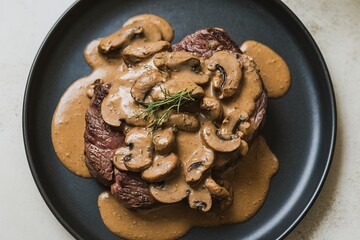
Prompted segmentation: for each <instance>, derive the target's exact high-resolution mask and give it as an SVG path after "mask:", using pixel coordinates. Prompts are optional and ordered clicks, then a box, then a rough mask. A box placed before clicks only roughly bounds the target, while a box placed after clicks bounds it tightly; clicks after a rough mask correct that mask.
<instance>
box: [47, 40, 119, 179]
mask: <svg viewBox="0 0 360 240" xmlns="http://www.w3.org/2000/svg"><path fill="white" fill-rule="evenodd" d="M98 45H99V40H94V41H92V42H91V43H90V44H89V45H88V46H87V47H86V49H85V51H84V57H85V60H86V62H87V63H88V64H89V65H90V66H91V68H92V69H93V72H92V73H91V74H90V75H89V76H87V77H84V78H81V79H79V80H77V81H76V82H74V83H73V84H72V85H71V86H70V87H69V88H68V89H67V90H66V91H65V93H64V94H63V96H62V97H61V99H60V101H59V103H58V105H57V107H56V110H55V112H54V115H53V119H52V126H51V136H52V142H53V146H54V149H55V152H56V155H57V156H58V158H59V159H60V161H61V162H62V163H63V164H64V166H65V167H66V168H67V169H69V170H70V171H71V172H73V173H74V174H76V175H79V176H80V177H86V178H90V177H91V175H90V172H89V170H88V168H87V167H86V165H85V156H84V131H85V113H86V109H87V108H88V107H89V104H90V98H89V97H88V96H87V95H88V92H89V91H91V89H90V86H91V84H92V83H93V82H94V81H95V80H96V79H102V81H104V82H109V81H112V80H113V79H114V78H116V77H117V76H118V75H120V74H122V72H123V71H122V70H121V66H122V60H115V59H106V58H104V57H103V56H101V55H100V54H99V53H98V51H97V47H98Z"/></svg>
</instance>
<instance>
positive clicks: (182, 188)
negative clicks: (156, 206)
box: [150, 172, 190, 203]
mask: <svg viewBox="0 0 360 240" xmlns="http://www.w3.org/2000/svg"><path fill="white" fill-rule="evenodd" d="M189 193H190V189H189V185H187V184H186V182H185V179H184V176H183V175H182V174H181V172H179V174H177V175H176V176H175V177H174V178H172V179H169V180H168V181H165V182H164V184H151V185H150V194H151V195H152V196H153V198H155V199H156V200H157V201H159V202H162V203H176V202H180V201H181V200H183V199H184V198H186V197H187V196H188V195H189Z"/></svg>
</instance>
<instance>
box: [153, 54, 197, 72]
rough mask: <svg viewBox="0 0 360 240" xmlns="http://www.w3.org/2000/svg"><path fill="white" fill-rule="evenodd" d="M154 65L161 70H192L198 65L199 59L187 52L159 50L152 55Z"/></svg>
mask: <svg viewBox="0 0 360 240" xmlns="http://www.w3.org/2000/svg"><path fill="white" fill-rule="evenodd" d="M153 61H154V65H155V66H156V67H157V68H158V69H160V70H162V71H168V70H172V71H178V70H180V69H190V70H193V69H195V68H198V67H199V66H200V60H199V58H197V57H196V56H195V55H192V54H191V53H188V52H161V53H157V54H155V56H154V60H153Z"/></svg>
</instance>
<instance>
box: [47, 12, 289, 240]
mask: <svg viewBox="0 0 360 240" xmlns="http://www.w3.org/2000/svg"><path fill="white" fill-rule="evenodd" d="M152 16H153V15H149V16H147V15H146V14H145V15H141V17H139V18H137V17H134V18H132V20H131V19H130V20H131V21H130V20H129V21H128V22H127V23H126V24H131V23H132V22H133V21H137V20H146V18H147V17H148V18H152ZM126 24H125V25H126ZM157 24H160V25H161V24H165V23H163V22H161V21H159V22H157ZM166 24H167V23H166ZM164 29H165V30H166V29H168V30H166V31H165V32H161V34H162V36H163V37H165V39H166V40H167V41H170V40H171V39H172V37H173V33H172V28H171V27H170V28H169V27H168V26H167V25H166V26H165V28H164ZM99 43H100V40H94V41H92V42H91V43H90V44H89V45H88V46H87V47H86V49H85V51H84V56H85V59H86V61H87V63H88V64H89V66H91V68H92V69H93V72H92V73H91V74H90V75H89V76H87V77H84V78H82V79H79V80H77V81H76V82H74V83H73V84H72V85H71V86H70V87H69V88H68V89H67V90H66V92H65V93H64V95H63V96H62V98H61V99H60V101H59V103H58V106H57V108H56V110H55V112H54V115H53V120H52V141H53V146H54V148H55V151H56V154H57V155H58V157H59V159H60V161H61V162H62V163H63V164H64V166H65V167H66V168H67V169H69V170H70V171H71V172H73V173H74V174H76V175H79V176H81V177H91V175H90V173H89V171H88V169H87V167H86V165H85V159H84V137H83V135H84V129H85V112H86V109H87V108H88V106H89V104H90V98H89V97H88V96H87V95H88V94H90V95H91V84H92V83H93V82H94V81H95V80H96V79H101V80H102V81H103V82H105V83H106V82H113V81H114V80H119V81H115V82H114V85H113V87H112V88H111V90H110V93H109V95H108V97H107V100H104V102H103V106H102V107H103V108H104V109H111V106H109V105H108V106H105V104H113V103H114V105H119V104H122V105H124V106H126V104H130V105H131V104H134V102H133V100H132V97H131V95H130V88H131V86H132V82H126V80H128V79H131V78H134V76H135V75H140V74H141V73H142V72H141V70H140V69H139V68H138V69H137V72H136V71H131V69H130V70H129V69H128V68H127V66H126V65H125V64H124V62H123V60H122V59H115V58H107V57H104V56H103V55H102V54H100V53H99V51H98V46H99ZM241 49H242V50H243V51H244V52H245V53H246V54H248V55H249V56H251V57H252V58H253V59H254V60H255V62H256V63H257V65H258V67H259V68H260V74H261V77H262V78H263V81H264V84H265V87H266V90H267V91H268V93H269V96H270V97H280V96H282V95H284V94H285V93H286V92H287V90H288V89H289V87H290V73H289V70H288V68H287V65H286V63H285V62H284V60H283V59H282V58H281V57H280V56H278V55H277V54H276V53H275V52H273V51H272V50H271V49H270V48H268V47H266V46H264V45H262V44H260V43H257V42H255V41H246V42H245V43H244V44H243V45H242V46H241ZM242 62H243V64H244V66H243V68H244V69H245V71H244V74H245V75H244V76H243V80H242V81H243V82H242V85H243V86H242V88H241V89H240V91H242V92H241V94H238V95H237V97H235V98H234V99H232V100H230V101H225V102H223V107H224V114H225V115H226V114H227V113H229V112H231V111H234V110H238V109H241V110H243V111H245V112H247V113H249V115H250V114H251V113H252V112H253V111H254V109H255V105H254V99H255V98H257V97H258V96H259V94H260V93H261V84H259V79H258V75H257V74H255V72H254V71H255V68H256V67H255V66H254V64H253V63H252V62H251V61H249V60H248V59H246V57H245V59H243V61H242ZM184 76H185V75H184ZM179 79H180V81H181V74H179ZM179 79H177V80H179ZM121 82H124V83H121ZM211 84H212V83H210V84H209V85H208V87H206V88H204V92H205V96H210V97H215V95H216V94H215V93H214V92H212V90H211V89H212V86H211ZM250 86H251V87H250ZM117 93H118V95H117V96H116V94H117ZM120 93H122V94H120ZM109 96H112V99H109ZM134 108H135V107H134ZM134 108H133V109H134ZM102 111H103V109H102ZM121 114H122V115H126V117H127V118H126V119H128V120H129V121H132V120H134V121H135V120H136V118H135V117H134V116H135V115H137V114H138V113H136V112H135V113H126V112H120V113H119V112H116V111H115V112H114V113H113V115H111V114H110V111H108V112H107V113H106V114H103V115H107V117H108V119H105V121H106V122H108V123H112V125H114V126H116V125H117V122H116V121H118V120H117V119H119V118H118V116H119V115H121ZM137 120H138V119H137ZM141 124H142V123H141V122H136V124H135V125H137V126H141ZM176 141H177V155H178V156H179V158H180V161H181V162H182V163H183V164H184V163H185V161H186V160H187V159H188V158H189V157H190V156H191V155H192V154H194V151H195V150H196V149H198V148H200V147H201V146H202V140H201V138H200V136H199V132H195V133H194V132H183V131H179V132H178V133H177V137H176ZM185 143H186V144H185ZM190 145H191V148H188V147H184V146H190ZM277 170H278V160H277V158H276V156H275V155H274V154H273V153H272V152H271V150H270V149H269V147H268V146H267V144H266V142H265V139H264V138H263V137H261V136H260V137H258V138H256V139H255V140H254V142H253V144H252V145H251V148H250V150H249V153H248V154H247V155H246V156H245V157H244V158H243V159H242V160H239V161H238V163H237V166H236V167H235V168H234V170H233V172H230V173H229V174H227V175H226V180H228V181H229V183H230V185H231V186H232V188H233V191H234V201H233V204H232V205H231V207H230V208H229V209H227V210H226V211H224V212H215V210H210V211H209V212H205V213H202V212H200V211H197V210H194V209H191V208H189V206H188V203H187V202H186V201H181V202H179V203H175V204H167V205H162V206H161V207H157V208H154V209H151V210H129V209H127V208H125V207H124V206H123V205H122V204H121V203H120V202H119V201H118V200H116V198H115V197H114V196H113V195H112V194H111V193H109V192H104V193H102V194H101V195H100V196H99V199H98V205H99V209H100V213H101V217H102V219H103V221H104V223H105V225H106V226H107V227H108V228H109V229H110V231H112V232H113V233H115V234H116V235H119V236H121V237H124V238H126V239H174V238H179V237H181V236H183V235H184V234H185V233H186V232H188V231H189V230H190V229H191V228H192V227H195V226H202V227H210V226H217V225H221V224H227V223H240V222H244V221H246V220H248V219H249V218H251V217H252V216H253V215H254V214H255V213H256V212H257V211H258V210H259V209H260V207H261V206H262V204H263V202H264V200H265V198H266V195H267V192H268V190H269V184H270V180H271V177H272V176H273V175H274V174H275V173H276V172H277ZM259 176H261V177H259ZM159 226H161V227H159Z"/></svg>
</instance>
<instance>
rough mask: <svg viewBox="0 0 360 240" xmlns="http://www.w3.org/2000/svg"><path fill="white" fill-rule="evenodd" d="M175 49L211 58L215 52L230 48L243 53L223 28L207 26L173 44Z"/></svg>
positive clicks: (229, 49) (234, 51)
mask: <svg viewBox="0 0 360 240" xmlns="http://www.w3.org/2000/svg"><path fill="white" fill-rule="evenodd" d="M173 50H174V51H186V52H189V53H192V54H194V55H196V56H198V57H203V58H209V57H211V56H212V55H213V53H214V52H217V51H221V50H228V51H231V52H233V53H234V54H239V53H241V50H240V48H239V46H238V45H237V44H236V43H235V42H234V41H233V40H232V39H231V38H230V37H229V35H228V34H227V33H226V32H224V30H223V29H221V28H207V29H202V30H199V31H196V32H195V33H193V34H190V35H188V36H186V37H185V38H184V39H183V40H181V41H180V42H179V43H177V44H175V45H173Z"/></svg>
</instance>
